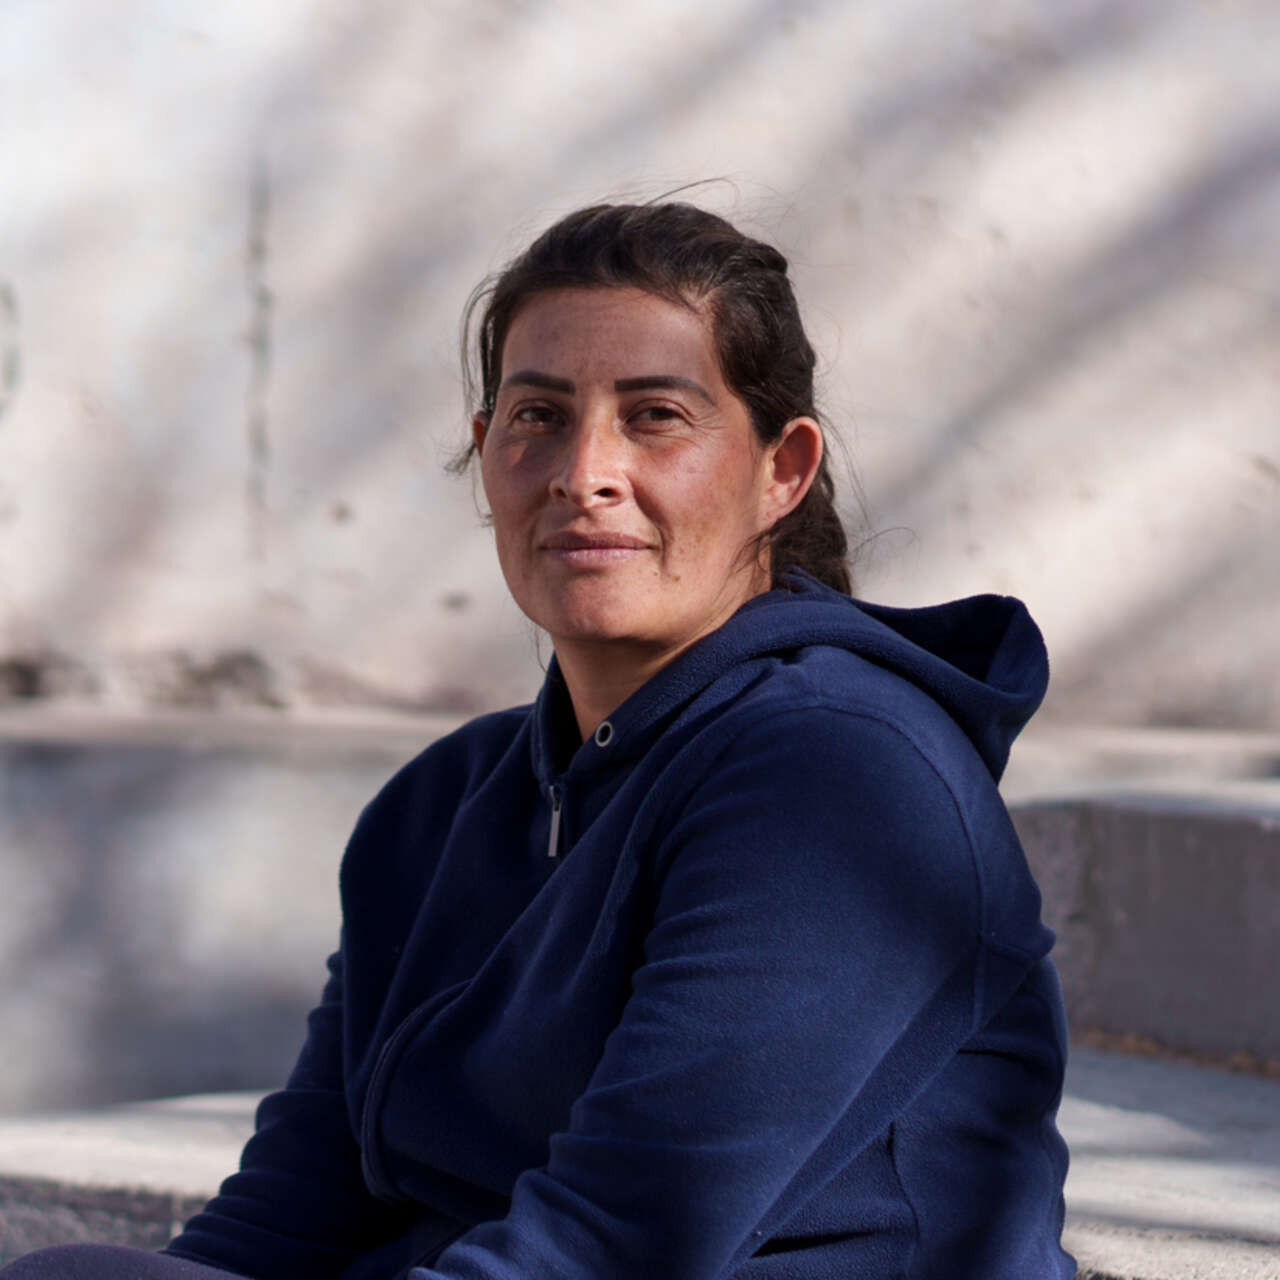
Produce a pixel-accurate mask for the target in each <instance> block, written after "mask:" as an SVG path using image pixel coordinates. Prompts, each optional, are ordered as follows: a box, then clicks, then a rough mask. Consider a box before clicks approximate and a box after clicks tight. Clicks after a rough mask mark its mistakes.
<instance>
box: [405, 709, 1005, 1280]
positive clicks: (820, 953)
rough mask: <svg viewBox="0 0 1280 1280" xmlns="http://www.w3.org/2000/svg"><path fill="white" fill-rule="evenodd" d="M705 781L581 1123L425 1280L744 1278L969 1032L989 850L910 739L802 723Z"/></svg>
mask: <svg viewBox="0 0 1280 1280" xmlns="http://www.w3.org/2000/svg"><path fill="white" fill-rule="evenodd" d="M699 768H700V770H701V775H700V779H699V780H698V781H696V782H695V783H694V785H692V787H691V789H690V790H689V791H687V792H686V797H687V798H686V799H685V801H684V802H683V804H682V805H681V806H680V808H679V811H678V812H677V813H675V814H674V815H673V816H672V819H671V821H670V822H669V824H668V825H667V828H666V830H665V833H663V834H662V835H661V836H660V837H659V845H658V848H657V850H656V853H657V858H658V864H657V865H658V872H657V876H658V879H657V882H656V886H655V893H656V898H655V910H654V916H653V921H652V927H651V929H650V931H649V933H648V935H647V937H646V939H645V944H644V949H643V957H642V960H641V963H640V964H639V967H638V968H637V969H636V971H635V972H634V975H633V982H632V987H631V994H630V996H629V998H628V1000H627V1002H626V1004H625V1006H624V1008H623V1010H622V1013H621V1017H620V1021H619V1023H618V1025H617V1026H616V1028H615V1029H614V1031H613V1032H612V1033H611V1035H610V1037H609V1039H608V1041H607V1043H606V1046H605V1051H604V1054H603V1056H602V1058H601V1060H600V1063H599V1065H598V1067H597V1069H596V1071H595V1073H594V1075H593V1077H592V1079H591V1082H590V1084H589V1086H588V1088H587V1090H586V1091H585V1092H584V1094H583V1095H582V1096H581V1097H580V1098H579V1099H578V1100H577V1102H576V1103H575V1104H574V1107H573V1109H572V1112H571V1117H570V1123H569V1125H568V1127H567V1129H566V1130H564V1131H563V1132H561V1133H558V1134H556V1135H554V1136H553V1138H552V1140H551V1145H550V1155H549V1159H548V1162H547V1164H546V1166H545V1167H544V1168H540V1169H535V1170H529V1171H527V1172H526V1173H524V1174H523V1175H522V1176H521V1177H520V1179H519V1180H518V1181H517V1183H516V1186H515V1191H514V1195H513V1198H512V1202H511V1207H510V1211H509V1212H508V1214H507V1215H506V1217H504V1218H503V1219H501V1220H498V1221H494V1222H490V1223H485V1224H481V1225H480V1226H477V1227H475V1228H473V1229H472V1230H470V1231H469V1232H467V1233H466V1234H465V1235H464V1236H462V1237H461V1238H460V1239H459V1240H457V1241H455V1242H454V1244H453V1245H451V1246H450V1247H449V1248H448V1249H447V1250H446V1251H445V1252H444V1253H442V1254H441V1256H440V1257H439V1258H438V1259H437V1261H436V1262H435V1264H434V1267H433V1268H432V1269H425V1268H421V1269H418V1270H415V1271H414V1272H413V1273H412V1276H413V1280H543V1278H544V1277H550V1276H557V1277H564V1278H571V1280H602V1278H603V1277H610V1276H651V1275H652V1276H658V1275H661V1276H663V1277H666V1278H668V1280H713V1278H715V1277H723V1276H726V1275H729V1274H731V1273H732V1271H733V1269H734V1268H735V1267H736V1266H737V1265H738V1264H740V1262H741V1261H742V1260H743V1259H745V1258H747V1257H749V1256H750V1255H751V1254H752V1253H753V1252H754V1251H755V1250H756V1249H757V1248H758V1247H759V1246H760V1245H761V1244H762V1243H763V1242H764V1241H765V1240H767V1239H768V1238H769V1237H770V1236H771V1235H772V1234H774V1233H775V1232H776V1230H777V1228H778V1227H779V1226H780V1225H781V1224H782V1223H784V1222H785V1221H786V1220H787V1219H788V1218H789V1217H790V1216H791V1215H792V1214H793V1213H794V1212H795V1210H796V1209H797V1208H798V1207H799V1206H800V1205H802V1204H803V1203H804V1202H805V1201H806V1200H807V1199H808V1198H809V1197H810V1196H811V1195H812V1194H813V1193H814V1192H815V1191H816V1190H817V1189H819V1188H820V1187H822V1186H823V1185H824V1184H825V1183H826V1182H827V1181H828V1180H829V1179H830V1178H831V1177H832V1176H833V1175H834V1174H835V1173H836V1172H837V1171H838V1170H839V1169H840V1168H842V1167H843V1166H844V1165H845V1164H847V1163H848V1161H849V1160H850V1159H852V1158H853V1156H854V1155H856V1154H857V1152H858V1151H859V1150H861V1149H862V1147H864V1146H865V1145H866V1143H868V1142H869V1141H870V1140H871V1139H872V1138H873V1137H874V1136H876V1135H877V1134H879V1133H882V1132H883V1130H884V1129H885V1127H886V1125H887V1124H888V1123H889V1122H890V1121H891V1120H892V1118H893V1117H894V1115H896V1114H897V1113H898V1112H899V1111H900V1110H901V1109H902V1108H903V1107H905V1106H906V1105H907V1104H908V1103H909V1101H910V1100H911V1098H912V1097H913V1096H914V1095H915V1094H916V1093H917V1092H918V1091H919V1090H920V1089H922V1088H923V1087H924V1085H925V1084H926V1083H927V1082H928V1081H929V1079H930V1078H932V1076H934V1075H935V1074H936V1073H937V1072H938V1071H940V1070H941V1068H942V1067H943V1066H944V1065H945V1063H946V1062H947V1060H948V1059H949V1058H950V1056H951V1055H952V1054H953V1053H954V1052H955V1050H956V1048H957V1047H958V1046H959V1045H960V1044H961V1043H963V1041H964V1040H965V1039H966V1038H967V1037H968V1036H969V1035H970V1034H971V1032H972V1030H973V1021H974V1016H975V983H976V982H977V980H978V968H979V964H980V958H981V955H982V950H983V949H982V946H981V944H980V932H981V905H980V901H981V894H980V891H979V886H978V879H977V876H976V872H975V861H974V858H973V853H972V842H971V839H970V834H969V830H968V826H967V823H966V820H965V818H964V816H963V814H962V812H961V809H960V807H959V806H958V805H957V802H956V800H955V798H954V796H953V795H952V792H951V790H950V788H949V787H948V786H947V784H946V783H945V782H944V780H943V779H942V778H941V777H940V776H939V774H938V773H937V772H936V771H935V769H934V768H933V767H932V766H931V764H930V763H929V761H928V760H926V759H925V758H924V757H923V756H922V755H921V754H920V752H919V751H918V750H917V749H916V748H915V746H913V745H912V743H911V742H910V741H908V740H907V739H906V738H905V737H904V736H903V735H902V734H901V733H900V732H899V731H898V730H897V729H896V728H894V727H893V726H891V725H889V724H887V723H884V722H881V721H879V720H877V719H874V718H871V717H867V716H860V715H854V714H851V713H848V712H845V711H839V710H830V709H827V708H811V709H806V710H803V711H787V712H784V713H780V714H777V715H774V716H773V717H771V718H769V719H767V720H765V721H763V722H759V723H757V724H755V725H754V726H752V727H751V728H750V729H748V730H747V731H745V732H743V733H741V734H740V735H739V736H738V737H737V738H736V739H735V740H734V741H733V742H732V743H731V744H730V745H729V746H728V747H727V748H726V749H725V750H723V751H722V752H720V753H718V754H717V755H715V757H714V758H712V759H708V760H705V761H703V762H701V763H700V765H699ZM997 803H998V802H997ZM570 856H572V854H570Z"/></svg>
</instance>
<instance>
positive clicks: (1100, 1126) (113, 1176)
mask: <svg viewBox="0 0 1280 1280" xmlns="http://www.w3.org/2000/svg"><path fill="white" fill-rule="evenodd" d="M256 1102H257V1094H253V1093H236V1094H223V1095H209V1096H197V1097H190V1098H176V1099H168V1100H164V1101H159V1102H143V1103H130V1104H124V1105H119V1106H114V1107H106V1108H100V1109H96V1110H91V1111H80V1112H66V1113H58V1114H53V1115H41V1116H25V1117H10V1118H7V1119H2V1118H0V1262H3V1261H7V1260H9V1259H11V1258H13V1257H15V1256H17V1255H18V1254H20V1253H22V1252H25V1251H27V1250H29V1249H33V1248H38V1247H40V1246H42V1245H45V1244H55V1243H60V1242H64V1241H72V1240H89V1239H95V1240H109V1241H112V1242H115V1243H131V1244H136V1245H139V1246H142V1247H148V1248H154V1247H158V1246H159V1245H161V1244H163V1243H164V1241H165V1240H166V1239H168V1238H169V1236H170V1234H171V1233H172V1232H173V1231H174V1230H175V1229H176V1226H177V1224H178V1223H180V1222H181V1221H182V1220H183V1219H184V1218H185V1217H187V1216H189V1215H190V1214H191V1213H193V1212H195V1211H196V1209H197V1208H199V1206H200V1205H201V1204H202V1203H203V1201H204V1199H205V1198H206V1197H207V1196H209V1195H210V1194H212V1193H213V1191H214V1190H215V1189H216V1188H217V1185H218V1182H219V1181H220V1179H221V1178H222V1177H223V1176H224V1175H225V1174H226V1173H228V1172H229V1171H230V1170H231V1169H233V1168H234V1167H235V1163H236V1160H237V1158H238V1155H239V1151H240V1147H241V1145H242V1143H243V1141H244V1139H245V1137H246V1136H247V1135H248V1133H249V1132H250V1130H251V1128H252V1117H253V1109H254V1106H255V1104H256ZM1061 1122H1062V1128H1063V1132H1064V1133H1065V1135H1066V1137H1067V1141H1068V1143H1069V1145H1070V1147H1071V1171H1070V1174H1069V1176H1068V1179H1067V1229H1066V1235H1065V1239H1066V1244H1067V1247H1068V1248H1069V1249H1070V1250H1071V1252H1072V1253H1073V1254H1075V1256H1076V1258H1077V1259H1078V1261H1079V1263H1080V1276H1081V1277H1082V1278H1085V1277H1087V1278H1089V1280H1217V1278H1218V1277H1222V1280H1228V1278H1229V1280H1277V1277H1280V1082H1277V1081H1272V1080H1266V1079H1259V1078H1256V1077H1252V1076H1246V1075H1238V1074H1232V1073H1229V1072H1225V1071H1220V1070H1216V1069H1213V1068H1208V1067H1200V1066H1189V1065H1186V1064H1183V1063H1178V1062H1166V1061H1161V1060H1158V1059H1152V1058H1145V1057H1139V1056H1135V1055H1130V1054H1123V1053H1115V1052H1108V1051H1102V1050H1096V1049H1085V1048H1081V1049H1077V1050H1076V1051H1075V1052H1074V1053H1073V1055H1072V1060H1071V1064H1070V1068H1069V1070H1068V1081H1067V1096H1066V1098H1065V1099H1064V1101H1063V1106H1062V1112H1061Z"/></svg>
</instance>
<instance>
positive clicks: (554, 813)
mask: <svg viewBox="0 0 1280 1280" xmlns="http://www.w3.org/2000/svg"><path fill="white" fill-rule="evenodd" d="M547 792H548V794H549V795H550V797H551V838H550V839H549V840H548V841H547V857H548V858H554V857H555V856H556V854H558V853H559V852H560V807H561V805H563V804H564V788H563V787H561V786H560V784H559V783H558V782H553V783H552V784H551V786H550V787H548V788H547Z"/></svg>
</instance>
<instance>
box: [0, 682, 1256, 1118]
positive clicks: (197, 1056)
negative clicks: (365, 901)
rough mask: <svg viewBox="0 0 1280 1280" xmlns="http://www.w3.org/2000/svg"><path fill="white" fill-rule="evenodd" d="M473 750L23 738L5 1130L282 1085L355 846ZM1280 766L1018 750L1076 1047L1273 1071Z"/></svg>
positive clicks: (188, 719) (1226, 755)
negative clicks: (391, 783)
mask: <svg viewBox="0 0 1280 1280" xmlns="http://www.w3.org/2000/svg"><path fill="white" fill-rule="evenodd" d="M453 723H454V721H453V720H452V719H449V718H428V717H413V716H403V715H402V716H392V715H382V716H376V715H369V714H365V715H359V716H356V715H352V714H343V715H337V714H334V715H330V716H319V715H313V716H309V717H307V718H305V719H298V718H293V717H288V716H285V715H282V714H279V713H273V712H261V713H258V714H248V713H242V714H238V715H234V716H229V715H210V714H196V713H187V714H170V715H167V716H163V717H161V716H150V717H147V718H145V719H143V718H139V719H128V718H120V717H110V716H102V715H97V716H93V715H84V714H80V715H76V716H72V715H69V714H67V713H66V712H65V710H62V711H60V710H58V709H57V708H53V707H49V706H42V707H28V708H10V709H7V710H4V711H0V872H2V873H3V878H4V884H5V909H4V911H3V912H0V975H3V977H4V979H5V981H4V982H3V983H0V1025H2V1026H4V1027H5V1029H6V1034H5V1036H4V1037H3V1038H2V1039H0V1113H5V1112H8V1113H17V1112H27V1111H33V1110H49V1109H56V1108H62V1107H81V1106H87V1105H93V1104H100V1103H101V1104H105V1103H110V1102H114V1101H121V1100H127V1099H131V1098H153V1097H160V1096H168V1095H176V1094H189V1093H203V1092H208V1091H211V1090H215V1091H220V1090H234V1089H240V1088H247V1087H255V1086H257V1085H260V1084H268V1083H270V1082H271V1081H273V1080H279V1079H281V1078H283V1076H284V1074H285V1073H286V1071H287V1070H288V1068H289V1066H290V1064H291V1063H292V1060H293V1057H294V1055H295V1053H296V1051H297V1048H298V1046H299V1044H300V1043H301V1039H302V1035H303V1025H304V1024H303V1020H304V1018H305V1014H306V1011H307V1009H308V1008H309V1007H310V1005H311V1004H312V1003H313V1002H314V1000H315V998H316V996H317V994H318V993H319V990H320V986H321V982H322V979H323V976H324V973H323V961H324V957H325V955H326V954H327V953H328V952H329V950H331V949H332V947H333V945H334V943H335V941H336V937H337V926H338V919H337V915H338V910H337V908H338V904H337V868H338V863H339V859H340V856H341V852H342V847H343V845H344V843H345V840H346V837H347V835H348V833H349V831H350V829H351V826H352V824H353V823H354V821H355V819H356V817H357V815H358V813H359V811H360V808H361V807H362V806H363V804H364V803H365V802H366V801H367V800H368V799H369V798H370V797H371V796H372V795H373V793H374V792H375V791H376V790H377V789H378V787H379V786H381V784H382V783H383V782H384V781H385V780H386V779H387V778H388V777H389V776H390V775H391V774H392V773H393V772H394V771H395V769H396V768H397V767H398V766H399V765H400V764H401V763H403V762H404V761H405V760H407V759H409V758H410V757H411V756H412V755H414V754H415V753H416V752H417V751H418V750H420V749H421V748H422V747H423V746H424V745H426V744H427V743H428V742H429V741H431V740H432V739H434V738H435V737H436V736H437V735H438V734H439V733H440V732H442V731H444V730H445V729H447V728H449V727H451V726H452V724H453ZM1277 759H1280V739H1277V738H1276V737H1275V736H1274V735H1271V736H1268V735H1261V734H1207V733H1186V732H1184V733H1178V732H1173V731H1163V730H1162V731H1145V732H1134V731H1128V732H1125V733H1119V732H1117V731H1114V730H1084V729H1078V728H1075V729H1073V728H1062V727H1055V726H1052V725H1048V726H1033V728H1032V729H1031V731H1030V733H1029V734H1028V735H1027V736H1026V739H1025V741H1024V742H1022V743H1020V744H1019V746H1018V747H1017V748H1016V749H1015V753H1014V757H1013V762H1012V764H1011V768H1010V775H1009V779H1008V784H1007V787H1006V793H1007V794H1008V796H1009V798H1010V800H1011V801H1012V802H1013V803H1014V805H1015V811H1016V817H1017V821H1018V822H1019V824H1020V825H1021V827H1022V830H1023V834H1024V836H1026V838H1027V846H1028V852H1029V855H1030V856H1031V859H1032V862H1033V864H1034V865H1035V866H1036V868H1037V870H1038V873H1039V875H1040V877H1041V880H1042V884H1043V886H1044V888H1045V891H1046V895H1045V906H1046V913H1047V915H1048V917H1049V919H1050V921H1051V923H1052V924H1053V925H1054V926H1055V927H1056V928H1057V929H1058V931H1059V936H1060V943H1059V951H1058V958H1059V962H1060V965H1061V967H1062V969H1063V974H1064V979H1065V980H1066V987H1067V992H1068V998H1069V1001H1070V1003H1071V1007H1072V1011H1073V1014H1074V1015H1075V1020H1076V1025H1077V1026H1078V1027H1079V1028H1080V1029H1082V1030H1083V1029H1086V1028H1089V1027H1091V1026H1092V1027H1101V1028H1102V1029H1116V1030H1119V1031H1121V1032H1134V1031H1142V1032H1143V1033H1145V1034H1147V1035H1150V1036H1152V1037H1154V1038H1156V1039H1163V1040H1164V1041H1165V1042H1166V1043H1169V1044H1173V1045H1181V1047H1184V1048H1187V1047H1192V1048H1194V1047H1201V1048H1204V1049H1206V1050H1208V1051H1212V1052H1217V1053H1219V1054H1220V1055H1222V1056H1230V1055H1231V1054H1233V1053H1236V1052H1239V1051H1241V1050H1245V1049H1249V1050H1251V1051H1253V1052H1254V1053H1258V1054H1261V1053H1264V1052H1267V1053H1274V1048H1273V1047H1272V1046H1273V1042H1274V1035H1275V1032H1276V1028H1277V1026H1280V1018H1277V1017H1276V1016H1275V1007H1276V1006H1275V989H1274V984H1273V983H1271V982H1270V981H1269V980H1267V975H1268V974H1269V973H1270V972H1274V971H1276V970H1280V964H1278V963H1277V962H1276V960H1275V947H1276V932H1277V931H1276V930H1275V929H1274V927H1273V925H1272V922H1273V921H1274V920H1275V919H1277V918H1280V906H1277V905H1276V902H1275V888H1276V882H1275V875H1276V872H1277V863H1278V859H1277V856H1276V854H1275V839H1276V836H1275V833H1274V831H1273V829H1272V825H1271V819H1270V817H1269V816H1268V814H1269V813H1271V812H1273V811H1274V812H1280V783H1278V782H1277V781H1276V780H1275V779H1274V777H1273V774H1274V772H1275V763H1276V761H1277ZM1123 787H1128V788H1129V789H1130V790H1132V789H1135V788H1138V787H1140V788H1141V789H1142V790H1143V792H1144V793H1146V794H1147V795H1148V799H1147V800H1143V801H1142V802H1141V803H1137V802H1134V801H1133V800H1132V799H1125V798H1123V797H1121V796H1119V795H1118V794H1116V793H1117V792H1118V790H1119V789H1121V788H1123ZM1162 790H1163V795H1164V799H1162V800H1159V801H1158V802H1157V801H1153V800H1151V799H1150V797H1151V796H1158V795H1159V794H1160V793H1161V792H1162ZM1188 797H1195V805H1194V806H1193V808H1194V812H1192V811H1191V810H1189V809H1188V808H1186V807H1185V806H1186V805H1187V803H1188ZM1170 805H1172V806H1173V807H1168V806H1170ZM1178 805H1182V806H1184V807H1182V808H1179V807H1178ZM1166 841H1167V842H1168V843H1169V847H1170V853H1169V856H1168V857H1167V858H1166V857H1165V856H1164V854H1163V853H1162V852H1161V850H1162V849H1163V848H1164V845H1165V843H1166ZM1104 891H1105V892H1104ZM1178 912H1183V913H1186V912H1190V913H1191V914H1192V917H1193V918H1192V919H1191V920H1190V921H1189V922H1188V921H1186V920H1185V919H1183V922H1182V924H1181V925H1179V927H1178V931H1177V932H1174V931H1173V930H1172V924H1171V922H1173V923H1176V922H1177V921H1178V920H1180V919H1182V917H1179V916H1178V914H1177V913H1178ZM1127 931H1128V932H1127ZM246 938H252V940H253V941H252V945H251V946H246V945H245V940H246ZM1135 939H1136V940H1139V941H1135Z"/></svg>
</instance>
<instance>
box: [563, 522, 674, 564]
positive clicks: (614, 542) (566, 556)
mask: <svg viewBox="0 0 1280 1280" xmlns="http://www.w3.org/2000/svg"><path fill="white" fill-rule="evenodd" d="M651 547H652V543H649V542H646V541H645V540H644V539H643V538H635V537H632V535H631V534H629V533H613V532H610V531H608V530H593V531H592V532H590V533H576V532H573V531H571V530H568V529H564V530H561V531H560V532H559V533H553V534H551V535H549V536H548V537H546V538H543V539H542V541H541V542H540V543H539V544H538V550H539V551H545V552H546V553H547V554H548V555H549V556H551V557H552V558H553V559H555V560H559V561H561V562H562V563H563V564H567V565H571V566H576V567H579V568H594V567H602V566H605V565H610V564H616V563H618V562H620V561H624V560H630V559H631V558H632V557H634V556H637V555H639V554H640V553H641V552H642V551H647V550H649V549H650V548H651Z"/></svg>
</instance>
